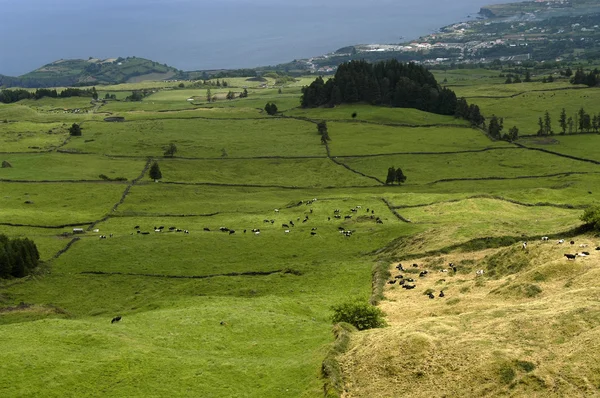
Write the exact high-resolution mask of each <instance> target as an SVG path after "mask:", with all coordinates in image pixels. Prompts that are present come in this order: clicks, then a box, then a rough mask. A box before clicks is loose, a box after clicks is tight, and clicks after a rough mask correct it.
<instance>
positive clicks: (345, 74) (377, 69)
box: [301, 60, 458, 115]
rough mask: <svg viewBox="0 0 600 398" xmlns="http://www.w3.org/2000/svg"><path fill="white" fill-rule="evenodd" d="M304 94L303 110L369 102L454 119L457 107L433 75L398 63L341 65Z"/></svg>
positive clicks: (306, 88)
mask: <svg viewBox="0 0 600 398" xmlns="http://www.w3.org/2000/svg"><path fill="white" fill-rule="evenodd" d="M302 94H303V95H302V100H301V102H302V107H304V108H313V107H318V106H335V105H339V104H342V103H355V102H366V103H370V104H373V105H384V106H392V107H399V108H416V109H420V110H423V111H426V112H433V113H438V114H442V115H455V114H456V111H457V105H458V99H457V98H456V94H455V93H454V92H453V91H452V90H450V89H448V88H442V87H440V86H439V85H438V83H437V81H436V80H435V77H434V76H433V74H432V73H431V72H430V71H428V70H427V69H425V68H424V67H422V66H419V65H416V64H414V63H408V64H405V63H401V62H398V61H396V60H388V61H384V62H379V63H376V64H370V63H368V62H366V61H351V62H348V63H344V64H341V65H340V66H339V67H338V70H337V72H336V74H335V77H334V78H332V79H330V80H328V81H327V82H325V81H324V80H323V78H322V77H318V78H317V79H316V80H315V81H314V82H313V83H311V84H310V86H308V87H304V88H303V89H302Z"/></svg>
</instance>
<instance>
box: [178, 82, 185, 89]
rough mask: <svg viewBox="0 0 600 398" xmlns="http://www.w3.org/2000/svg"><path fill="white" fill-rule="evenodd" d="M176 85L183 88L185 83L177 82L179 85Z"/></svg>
mask: <svg viewBox="0 0 600 398" xmlns="http://www.w3.org/2000/svg"><path fill="white" fill-rule="evenodd" d="M177 87H179V88H185V84H183V83H179V85H177Z"/></svg>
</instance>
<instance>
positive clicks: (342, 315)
mask: <svg viewBox="0 0 600 398" xmlns="http://www.w3.org/2000/svg"><path fill="white" fill-rule="evenodd" d="M332 309H333V317H332V321H333V323H339V322H346V323H349V324H351V325H353V326H354V327H356V328H357V329H358V330H366V329H372V328H380V327H383V326H385V320H384V314H383V311H381V310H380V309H379V308H377V307H373V306H372V305H370V304H368V303H364V302H361V301H354V302H347V303H343V304H339V305H336V306H333V307H332Z"/></svg>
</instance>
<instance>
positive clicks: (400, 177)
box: [395, 167, 406, 185]
mask: <svg viewBox="0 0 600 398" xmlns="http://www.w3.org/2000/svg"><path fill="white" fill-rule="evenodd" d="M395 180H396V182H397V183H398V185H400V184H403V183H404V182H405V181H406V176H405V175H404V173H403V172H402V169H401V168H400V167H398V168H397V169H396V176H395Z"/></svg>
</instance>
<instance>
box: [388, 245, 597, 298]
mask: <svg viewBox="0 0 600 398" xmlns="http://www.w3.org/2000/svg"><path fill="white" fill-rule="evenodd" d="M548 241H549V237H547V236H543V237H542V242H548ZM563 243H565V240H564V239H559V240H557V241H556V244H558V245H561V244H563ZM569 243H570V245H571V246H575V245H576V242H575V241H574V240H571V241H570V242H569ZM521 247H522V248H523V250H525V251H527V247H528V244H527V242H522V243H521ZM587 247H588V244H586V243H581V244H579V248H581V249H584V248H587ZM596 251H600V246H597V247H596ZM590 255H591V254H590V252H589V251H583V250H582V251H580V252H577V253H575V254H570V253H565V254H564V256H565V257H566V258H567V260H575V259H576V258H577V257H588V256H590ZM412 268H417V270H419V269H420V268H421V267H420V266H419V264H412ZM396 269H397V270H398V271H400V272H407V271H406V269H405V268H404V266H403V265H402V264H398V265H397V266H396ZM449 271H452V273H453V274H456V272H457V267H456V265H454V264H453V263H449V264H448V268H444V269H441V270H440V272H442V273H447V272H449ZM411 272H412V273H416V272H415V271H412V270H411ZM484 273H485V271H484V270H483V269H479V270H477V271H475V276H483V275H484ZM428 274H429V271H428V270H419V278H424V277H426V276H427V275H428ZM441 281H445V279H442V280H441ZM414 282H415V280H414V279H413V278H407V277H405V275H402V274H398V275H396V276H394V278H393V279H391V280H388V282H387V283H388V284H389V285H396V283H397V284H398V285H400V286H402V288H403V289H407V290H411V289H414V288H416V284H415V283H414ZM425 295H427V296H428V297H429V298H430V299H433V298H435V295H434V294H433V292H432V291H431V290H430V289H428V290H427V291H426V292H425ZM438 297H446V294H445V293H444V291H443V290H441V291H440V293H439V294H438Z"/></svg>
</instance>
